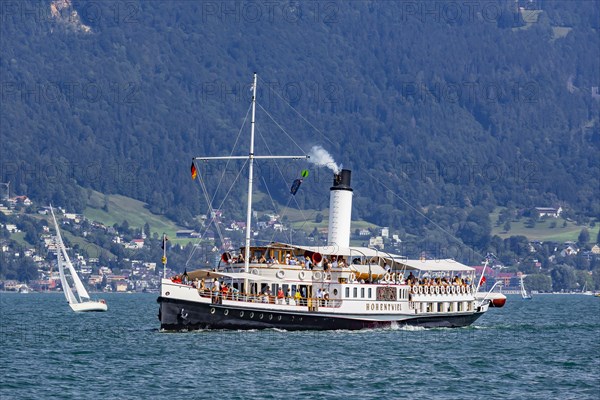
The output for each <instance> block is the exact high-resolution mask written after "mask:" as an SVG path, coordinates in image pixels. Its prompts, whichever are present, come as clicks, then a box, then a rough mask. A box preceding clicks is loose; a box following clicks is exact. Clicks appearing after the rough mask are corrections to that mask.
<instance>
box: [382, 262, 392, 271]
mask: <svg viewBox="0 0 600 400" xmlns="http://www.w3.org/2000/svg"><path fill="white" fill-rule="evenodd" d="M383 268H384V269H385V272H387V273H390V272H391V271H392V267H390V266H389V265H388V263H385V264H383Z"/></svg>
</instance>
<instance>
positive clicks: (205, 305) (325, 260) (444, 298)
mask: <svg viewBox="0 0 600 400" xmlns="http://www.w3.org/2000/svg"><path fill="white" fill-rule="evenodd" d="M255 101H256V75H255V76H254V85H253V96H252V122H251V127H252V128H251V140H250V143H251V144H250V153H249V155H248V156H244V157H245V158H247V159H248V161H249V182H248V205H247V223H246V241H245V246H244V247H242V249H241V254H243V257H242V256H240V257H232V256H231V255H230V254H228V253H224V254H223V256H222V257H221V262H220V264H219V266H218V267H217V268H215V269H214V270H211V271H208V270H197V271H192V272H190V273H189V274H186V275H185V276H183V277H180V276H178V277H173V278H167V277H164V278H163V279H162V283H161V293H160V296H159V298H158V299H157V301H158V303H159V314H158V317H159V320H160V327H161V329H163V330H178V331H179V330H196V329H265V328H279V329H286V330H328V329H352V330H355V329H363V328H377V327H388V326H391V325H398V326H403V325H411V326H421V327H427V328H434V327H462V326H467V325H470V324H472V323H473V322H474V321H475V320H477V319H478V318H479V317H481V316H482V315H483V314H484V313H485V312H486V311H487V310H488V308H489V307H490V305H492V306H494V305H495V306H501V305H503V304H504V301H505V300H506V298H505V297H504V296H503V295H501V294H498V293H491V292H490V293H479V292H478V290H479V283H480V280H479V279H477V277H476V275H475V269H474V268H471V267H468V266H466V265H463V264H461V263H459V262H456V261H454V260H450V259H444V260H411V259H407V258H404V257H401V256H400V255H396V254H391V253H387V252H384V251H381V250H378V249H375V248H368V247H355V246H350V231H351V230H350V229H351V213H352V197H353V190H352V187H351V171H350V170H347V169H343V170H341V171H336V172H335V173H334V176H333V185H332V186H331V188H330V207H329V211H330V214H329V229H328V240H327V244H326V245H323V246H299V245H292V244H286V243H271V244H270V245H269V246H263V247H261V246H251V245H250V227H251V209H252V162H253V160H254V159H256V158H261V157H258V156H255V155H254V109H255V108H254V107H255ZM225 158H227V157H222V158H221V157H199V158H197V159H196V160H210V159H225ZM234 158H236V157H234ZM237 158H242V157H237ZM263 158H270V157H263ZM277 158H306V157H305V156H303V157H295V156H289V157H288V156H279V157H277ZM224 284H225V286H226V287H227V288H228V289H227V290H223V285H224Z"/></svg>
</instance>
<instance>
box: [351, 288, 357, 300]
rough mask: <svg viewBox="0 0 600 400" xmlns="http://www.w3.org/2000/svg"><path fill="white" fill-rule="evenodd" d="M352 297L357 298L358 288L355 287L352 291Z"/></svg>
mask: <svg viewBox="0 0 600 400" xmlns="http://www.w3.org/2000/svg"><path fill="white" fill-rule="evenodd" d="M352 292H353V293H352V297H354V298H357V297H358V288H354V290H353V291H352Z"/></svg>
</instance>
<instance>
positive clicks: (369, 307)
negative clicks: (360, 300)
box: [365, 303, 402, 311]
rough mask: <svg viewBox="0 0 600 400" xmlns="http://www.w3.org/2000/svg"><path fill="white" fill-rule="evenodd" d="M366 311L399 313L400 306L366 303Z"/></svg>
mask: <svg viewBox="0 0 600 400" xmlns="http://www.w3.org/2000/svg"><path fill="white" fill-rule="evenodd" d="M365 305H366V308H367V311H401V310H402V306H401V305H400V304H388V303H383V304H379V303H366V304H365Z"/></svg>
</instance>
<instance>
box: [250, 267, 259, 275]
mask: <svg viewBox="0 0 600 400" xmlns="http://www.w3.org/2000/svg"><path fill="white" fill-rule="evenodd" d="M250 273H251V274H252V275H258V268H252V271H250Z"/></svg>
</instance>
